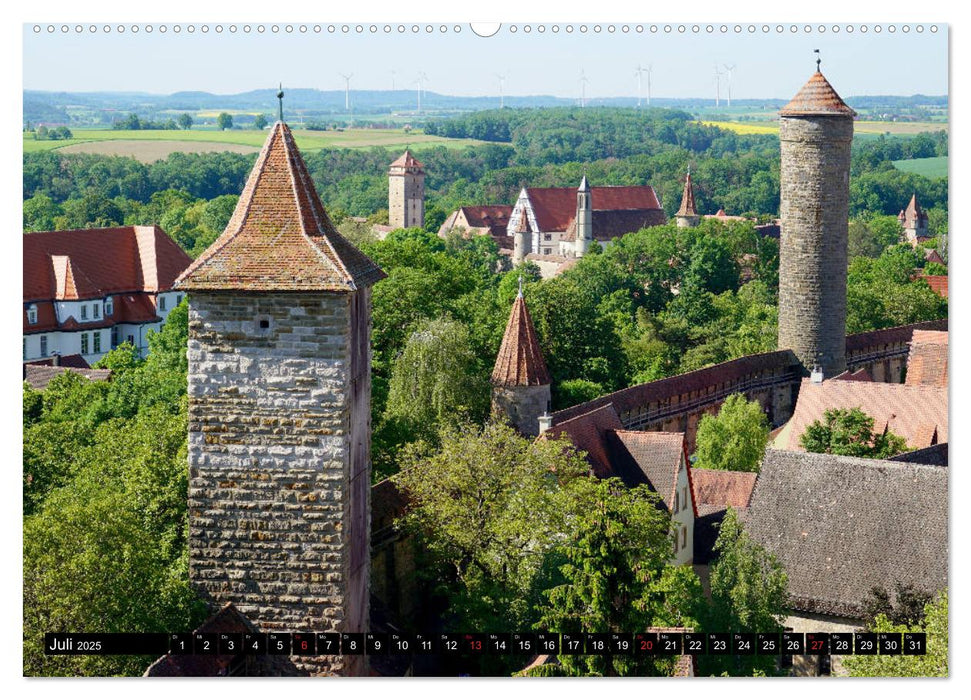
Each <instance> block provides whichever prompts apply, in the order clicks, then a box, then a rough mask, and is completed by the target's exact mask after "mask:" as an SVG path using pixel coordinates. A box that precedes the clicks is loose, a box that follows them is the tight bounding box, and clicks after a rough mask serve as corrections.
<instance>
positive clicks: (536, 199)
mask: <svg viewBox="0 0 971 700" xmlns="http://www.w3.org/2000/svg"><path fill="white" fill-rule="evenodd" d="M526 194H527V196H528V197H529V201H530V203H531V204H532V207H533V213H534V214H535V215H536V224H537V225H538V226H539V228H540V230H541V231H566V230H567V229H568V228H569V226H570V223H571V222H572V221H573V219H574V218H575V217H576V213H577V190H576V189H575V188H573V187H527V188H526ZM590 205H591V207H592V208H593V211H594V214H595V215H596V212H598V211H613V210H631V209H639V210H660V209H661V205H660V203H659V202H658V198H657V194H656V193H655V192H654V188H653V187H651V186H650V185H639V186H630V187H628V186H624V187H591V188H590ZM524 218H525V217H524ZM662 223H663V222H662ZM596 225H597V224H596V218H595V219H594V230H596ZM635 230H636V229H635Z"/></svg>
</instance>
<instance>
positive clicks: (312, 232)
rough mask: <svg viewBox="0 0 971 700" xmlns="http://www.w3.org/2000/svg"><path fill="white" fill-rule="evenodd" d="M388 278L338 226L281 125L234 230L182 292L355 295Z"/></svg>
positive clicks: (187, 277) (183, 281)
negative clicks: (281, 291) (349, 240)
mask: <svg viewBox="0 0 971 700" xmlns="http://www.w3.org/2000/svg"><path fill="white" fill-rule="evenodd" d="M385 276H386V275H385V274H384V272H383V271H382V270H381V268H379V267H378V266H377V265H376V264H374V263H373V262H372V261H371V260H370V259H369V258H368V257H367V256H365V255H364V253H362V252H361V251H359V250H358V249H357V248H355V247H354V246H353V245H352V244H351V243H350V242H348V241H347V239H345V238H344V237H343V236H341V235H340V234H339V233H338V232H337V229H336V228H334V225H333V224H332V223H331V221H330V218H329V217H328V216H327V212H326V211H325V210H324V205H323V204H322V203H321V201H320V196H319V195H318V194H317V191H316V190H315V189H314V185H313V181H312V180H311V178H310V173H308V172H307V166H306V165H305V164H304V162H303V158H301V156H300V151H299V150H298V149H297V145H296V143H295V142H294V140H293V134H291V133H290V129H289V128H288V127H287V125H286V124H284V123H283V122H277V123H276V124H274V125H273V128H272V129H271V131H270V134H269V136H268V137H267V139H266V143H265V144H264V145H263V150H262V151H261V152H260V155H259V157H258V158H257V160H256V164H255V165H254V166H253V171H252V172H251V173H250V176H249V179H248V180H247V182H246V186H245V187H244V188H243V192H242V194H241V195H240V198H239V202H238V203H237V205H236V210H235V211H234V212H233V216H232V218H231V219H230V221H229V224H228V225H227V226H226V230H225V231H223V233H222V235H221V236H220V237H219V238H218V239H216V241H215V242H214V243H213V244H212V245H211V246H209V248H208V249H207V250H206V251H205V252H204V253H203V254H202V255H200V256H199V258H198V259H197V260H196V261H195V262H194V263H192V265H191V266H190V267H189V269H188V270H186V271H185V272H183V273H182V275H181V276H180V277H179V279H178V280H177V281H176V287H177V288H179V289H186V290H197V289H239V290H250V291H271V290H272V291H278V290H288V291H296V290H314V291H350V290H355V289H359V288H361V287H367V286H370V285H372V284H374V283H375V282H377V281H378V280H380V279H383V278H384V277H385Z"/></svg>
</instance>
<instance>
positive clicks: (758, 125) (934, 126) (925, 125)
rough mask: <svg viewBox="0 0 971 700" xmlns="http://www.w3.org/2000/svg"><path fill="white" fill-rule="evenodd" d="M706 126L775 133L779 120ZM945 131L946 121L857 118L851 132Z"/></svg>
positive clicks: (895, 134)
mask: <svg viewBox="0 0 971 700" xmlns="http://www.w3.org/2000/svg"><path fill="white" fill-rule="evenodd" d="M702 123H703V124H705V125H707V126H717V127H719V128H721V129H727V130H729V131H734V132H735V133H736V134H777V133H779V120H778V119H773V120H767V121H745V122H730V121H728V122H726V121H705V122H702ZM942 130H943V131H947V123H946V122H876V121H866V120H862V119H860V120H857V121H855V122H854V123H853V133H854V134H855V135H857V136H862V135H864V134H867V135H874V136H876V135H879V134H887V135H889V136H912V135H913V134H919V133H922V132H925V131H942Z"/></svg>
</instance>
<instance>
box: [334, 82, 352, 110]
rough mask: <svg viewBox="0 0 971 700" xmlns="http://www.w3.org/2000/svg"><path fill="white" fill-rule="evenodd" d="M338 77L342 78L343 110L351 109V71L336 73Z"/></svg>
mask: <svg viewBox="0 0 971 700" xmlns="http://www.w3.org/2000/svg"><path fill="white" fill-rule="evenodd" d="M338 75H340V77H342V78H343V79H344V111H345V112H350V111H351V78H353V77H354V74H353V73H348V74H347V75H344V74H343V73H338Z"/></svg>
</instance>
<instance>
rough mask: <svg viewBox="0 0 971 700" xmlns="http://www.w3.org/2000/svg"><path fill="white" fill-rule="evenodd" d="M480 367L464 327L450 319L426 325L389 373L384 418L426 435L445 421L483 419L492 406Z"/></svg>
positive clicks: (485, 380)
mask: <svg viewBox="0 0 971 700" xmlns="http://www.w3.org/2000/svg"><path fill="white" fill-rule="evenodd" d="M478 364H479V363H478V360H477V358H476V356H475V354H474V353H473V351H472V348H471V346H470V344H469V333H468V330H466V328H465V326H464V325H463V324H462V323H460V322H458V321H453V320H451V319H448V318H439V319H436V320H434V321H426V322H424V323H422V324H421V325H420V326H419V327H418V329H417V330H416V331H415V332H414V333H412V334H411V337H410V338H409V339H408V342H407V343H406V344H405V347H404V350H403V351H402V353H401V355H400V356H399V357H398V359H397V360H395V363H394V367H393V369H392V370H391V384H390V390H389V393H388V405H387V409H386V411H385V417H386V418H387V419H398V420H400V421H402V422H403V423H404V424H405V425H406V426H407V427H408V428H409V429H410V431H411V432H412V434H415V435H419V436H423V437H430V436H433V435H434V434H435V433H436V432H437V428H438V426H439V425H441V424H443V423H447V422H453V421H462V420H473V421H475V422H478V421H480V420H481V419H482V418H483V417H484V416H485V412H486V410H487V408H488V405H489V383H488V378H487V377H486V376H485V375H484V373H483V372H482V371H480V368H479V367H478Z"/></svg>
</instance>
